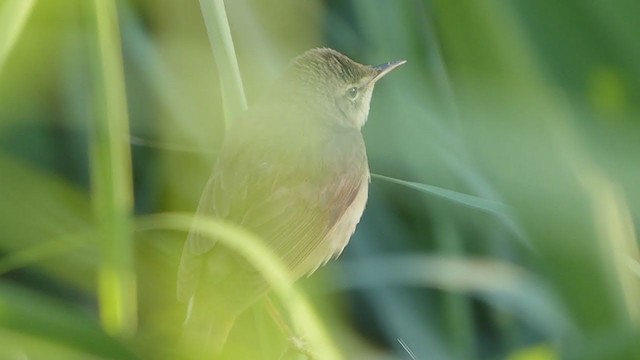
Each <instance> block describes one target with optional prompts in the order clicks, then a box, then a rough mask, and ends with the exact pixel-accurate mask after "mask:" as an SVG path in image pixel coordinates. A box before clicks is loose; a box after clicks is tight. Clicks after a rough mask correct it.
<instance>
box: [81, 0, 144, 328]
mask: <svg viewBox="0 0 640 360" xmlns="http://www.w3.org/2000/svg"><path fill="white" fill-rule="evenodd" d="M94 5H95V15H96V25H97V40H98V41H97V47H98V48H97V52H98V57H97V59H96V60H97V62H96V67H95V78H96V80H97V81H96V85H97V86H96V107H97V108H96V111H97V117H96V121H95V124H94V131H93V139H92V141H91V155H92V157H91V170H92V174H91V175H92V189H91V190H92V200H93V206H94V210H95V215H96V216H97V221H98V223H99V227H100V229H101V233H102V237H101V240H102V256H101V265H100V269H99V279H98V286H99V289H98V300H99V306H100V321H101V323H102V326H103V327H104V329H105V330H106V331H107V332H109V333H111V334H116V335H120V336H126V335H130V334H132V333H133V332H134V331H135V328H136V323H137V309H136V303H137V300H136V276H135V270H134V266H133V242H132V240H133V233H132V227H131V215H132V209H133V185H132V176H131V153H130V148H129V120H128V114H127V100H126V91H125V82H124V70H123V63H122V50H121V44H120V32H119V29H118V19H117V12H116V6H115V3H114V2H113V1H111V0H95V1H94Z"/></svg>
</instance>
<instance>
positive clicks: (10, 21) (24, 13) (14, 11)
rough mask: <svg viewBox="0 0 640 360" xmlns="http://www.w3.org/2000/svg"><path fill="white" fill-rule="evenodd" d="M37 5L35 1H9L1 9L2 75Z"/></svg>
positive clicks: (0, 57)
mask: <svg viewBox="0 0 640 360" xmlns="http://www.w3.org/2000/svg"><path fill="white" fill-rule="evenodd" d="M35 3H36V2H35V0H7V2H5V3H4V6H3V7H2V8H1V9H0V73H1V72H2V68H3V67H4V64H5V63H6V62H7V58H8V57H9V54H10V53H11V50H12V49H13V46H14V45H15V44H16V41H17V40H18V37H20V34H21V33H22V30H23V29H24V26H25V24H26V23H27V19H28V18H29V15H30V14H31V10H32V9H33V5H34V4H35Z"/></svg>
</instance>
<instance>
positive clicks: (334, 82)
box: [284, 48, 406, 129]
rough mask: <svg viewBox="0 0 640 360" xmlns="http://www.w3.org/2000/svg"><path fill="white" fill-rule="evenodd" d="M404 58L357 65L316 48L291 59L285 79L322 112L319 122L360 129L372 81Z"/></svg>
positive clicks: (369, 98) (400, 63)
mask: <svg viewBox="0 0 640 360" xmlns="http://www.w3.org/2000/svg"><path fill="white" fill-rule="evenodd" d="M405 62H406V61H404V60H399V61H392V62H388V63H386V64H383V65H378V66H369V65H362V64H359V63H357V62H355V61H353V60H351V59H349V58H348V57H347V56H345V55H343V54H341V53H339V52H338V51H335V50H332V49H327V48H318V49H312V50H309V51H307V52H305V53H304V54H302V55H300V56H298V57H297V58H295V59H294V60H293V62H292V64H291V66H290V67H289V69H288V70H287V71H286V73H285V77H284V79H285V82H286V83H287V87H289V89H290V90H293V91H294V93H293V94H291V96H295V97H304V98H305V99H306V101H305V102H306V104H308V106H309V107H311V108H313V111H319V112H322V113H323V114H324V115H326V116H322V118H323V121H332V122H336V124H335V125H338V126H342V127H348V128H357V129H360V128H361V127H362V125H364V123H365V122H366V121H367V116H368V114H369V104H370V102H371V94H372V92H373V88H374V86H375V83H376V82H377V81H378V80H380V79H381V78H382V77H383V76H384V75H386V74H388V73H389V72H390V71H391V70H393V69H395V68H396V67H398V66H400V65H402V64H404V63H405Z"/></svg>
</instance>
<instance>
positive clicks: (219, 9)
mask: <svg viewBox="0 0 640 360" xmlns="http://www.w3.org/2000/svg"><path fill="white" fill-rule="evenodd" d="M200 8H201V9H202V16H203V17H204V23H205V25H206V26H207V33H208V34H209V42H210V43H211V48H212V49H213V56H214V57H215V60H216V66H217V67H218V74H219V76H220V85H221V86H222V101H223V104H224V113H225V120H226V122H227V125H228V124H229V122H230V121H232V120H233V119H234V118H235V117H236V116H238V115H239V114H240V113H242V112H243V111H244V110H245V109H246V108H247V100H246V98H245V95H244V88H243V86H242V78H241V76H240V68H239V67H238V59H237V58H236V51H235V49H234V47H233V39H232V38H231V29H230V28H229V22H228V20H227V12H226V10H225V8H224V1H223V0H200Z"/></svg>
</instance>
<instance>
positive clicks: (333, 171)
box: [177, 48, 406, 353]
mask: <svg viewBox="0 0 640 360" xmlns="http://www.w3.org/2000/svg"><path fill="white" fill-rule="evenodd" d="M405 62H406V61H404V60H398V61H392V62H387V63H385V64H382V65H378V66H370V65H363V64H360V63H357V62H355V61H353V60H351V59H350V58H349V57H347V56H346V55H343V54H342V53H340V52H338V51H336V50H333V49H330V48H315V49H311V50H308V51H306V52H305V53H303V54H301V55H299V56H297V57H296V58H294V59H293V60H292V61H291V63H290V64H289V66H288V67H287V68H286V69H285V70H284V72H283V74H282V76H281V77H280V78H279V79H277V80H276V81H275V82H274V84H273V86H272V87H271V88H270V89H269V90H268V91H267V92H266V93H265V94H264V95H263V96H261V97H260V98H259V99H258V100H257V101H256V103H255V104H254V105H252V106H250V107H249V109H248V110H247V111H245V113H243V114H242V115H240V116H239V117H238V118H237V119H235V121H233V122H232V124H231V125H230V126H229V128H228V130H227V132H226V134H225V136H224V139H223V141H222V146H221V150H220V152H219V155H218V157H217V159H216V162H215V165H214V166H213V171H212V174H211V176H210V178H209V180H208V182H207V184H206V186H205V189H204V191H203V193H202V196H201V199H200V203H199V205H198V209H197V214H198V215H199V216H209V217H215V218H220V219H224V220H226V221H229V222H232V223H234V224H237V225H239V226H241V227H243V228H245V229H248V230H249V231H252V232H253V233H255V234H256V235H258V237H259V238H261V239H262V241H264V242H265V243H266V245H267V246H268V247H269V248H270V249H271V250H272V251H273V252H274V253H275V254H276V255H277V256H278V258H279V259H280V260H282V262H283V263H284V264H285V265H286V266H287V268H288V270H289V271H290V273H291V275H292V278H293V279H299V278H301V277H304V276H308V275H310V274H311V273H313V272H314V271H315V270H317V269H318V268H319V267H321V266H323V265H324V264H326V263H327V262H328V261H329V260H331V259H333V258H336V257H338V256H339V255H340V254H341V253H342V251H343V249H344V248H345V246H346V245H347V243H348V242H349V239H350V238H351V236H352V234H353V233H354V231H355V229H356V225H357V224H358V222H359V221H360V218H361V216H362V214H363V212H364V209H365V204H366V202H367V197H368V188H369V182H370V173H369V166H368V160H367V154H366V148H365V143H364V139H363V136H362V133H361V129H362V127H363V125H364V124H365V123H366V121H367V117H368V115H369V108H370V102H371V96H372V93H373V89H374V86H375V84H376V82H377V81H378V80H380V79H381V78H382V77H383V76H385V75H386V74H388V73H389V72H390V71H392V70H393V69H395V68H397V67H398V66H400V65H402V64H404V63H405ZM268 291H269V285H268V284H267V282H266V281H265V280H264V279H263V278H262V277H261V276H260V274H259V273H258V272H257V271H256V270H255V269H254V268H253V267H252V266H251V264H249V263H248V262H247V261H246V260H244V259H243V258H241V257H240V256H239V255H238V254H236V253H234V252H232V251H231V250H229V249H227V248H225V247H224V246H222V245H219V244H217V241H216V239H211V238H207V237H205V236H203V234H201V233H199V232H198V231H195V230H192V231H191V232H190V233H189V235H188V237H187V240H186V242H185V244H184V249H183V252H182V256H181V259H180V266H179V270H178V283H177V296H178V299H179V300H181V301H185V302H189V307H188V308H189V310H188V311H187V313H188V314H187V319H186V320H185V324H184V334H185V336H187V337H190V338H191V339H192V341H193V342H197V343H198V344H199V346H202V347H204V348H207V349H208V350H209V351H211V352H212V353H219V352H220V351H221V350H222V348H223V347H224V344H225V342H226V339H227V337H228V335H229V333H230V331H231V329H232V328H233V325H234V323H235V320H236V319H237V318H238V316H240V315H241V314H242V313H243V312H244V311H245V310H246V309H247V308H249V307H250V306H251V305H252V304H254V303H255V302H256V301H257V300H258V299H260V298H261V297H262V296H264V295H265V294H266V293H267V292H268Z"/></svg>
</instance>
